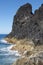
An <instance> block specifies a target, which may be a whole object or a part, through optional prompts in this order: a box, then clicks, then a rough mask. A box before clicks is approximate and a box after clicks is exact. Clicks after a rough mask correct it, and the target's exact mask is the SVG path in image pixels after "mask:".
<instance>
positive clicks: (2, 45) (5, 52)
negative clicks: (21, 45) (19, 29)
mask: <svg viewBox="0 0 43 65" xmlns="http://www.w3.org/2000/svg"><path fill="white" fill-rule="evenodd" d="M5 36H6V34H0V65H12V63H13V62H14V61H16V59H17V58H18V56H16V53H18V52H17V51H12V50H10V48H11V47H12V46H13V45H12V44H9V43H6V42H4V41H3V38H4V37H5Z"/></svg>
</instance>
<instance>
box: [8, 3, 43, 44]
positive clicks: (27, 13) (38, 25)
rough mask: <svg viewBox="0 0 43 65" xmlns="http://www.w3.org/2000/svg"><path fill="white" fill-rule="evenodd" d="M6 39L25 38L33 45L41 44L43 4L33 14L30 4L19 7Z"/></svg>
mask: <svg viewBox="0 0 43 65" xmlns="http://www.w3.org/2000/svg"><path fill="white" fill-rule="evenodd" d="M8 37H10V38H12V37H15V38H17V39H24V38H26V39H31V40H32V41H34V43H35V44H38V43H39V44H43V4H42V5H41V6H40V7H39V9H37V10H36V11H35V13H34V14H33V13H32V6H31V4H29V3H27V4H25V5H23V6H21V7H20V8H19V9H18V11H17V12H16V14H15V16H14V19H13V25H12V31H11V33H10V34H9V35H8Z"/></svg>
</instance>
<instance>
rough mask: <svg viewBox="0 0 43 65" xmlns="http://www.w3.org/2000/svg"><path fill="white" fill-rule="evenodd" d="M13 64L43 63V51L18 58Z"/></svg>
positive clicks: (37, 64)
mask: <svg viewBox="0 0 43 65" xmlns="http://www.w3.org/2000/svg"><path fill="white" fill-rule="evenodd" d="M13 65H43V52H39V53H35V54H33V55H31V56H30V57H24V58H21V59H18V60H17V61H16V62H15V63H14V64H13Z"/></svg>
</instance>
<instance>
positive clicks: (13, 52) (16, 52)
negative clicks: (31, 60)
mask: <svg viewBox="0 0 43 65" xmlns="http://www.w3.org/2000/svg"><path fill="white" fill-rule="evenodd" d="M13 46H15V45H10V46H8V47H4V48H1V49H0V51H2V52H5V54H2V55H15V56H21V55H20V54H19V52H18V51H15V50H11V48H12V47H13Z"/></svg>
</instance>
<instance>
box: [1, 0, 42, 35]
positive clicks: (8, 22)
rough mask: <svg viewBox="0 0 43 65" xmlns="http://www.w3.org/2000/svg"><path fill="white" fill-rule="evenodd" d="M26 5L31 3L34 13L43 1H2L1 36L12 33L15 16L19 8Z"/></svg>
mask: <svg viewBox="0 0 43 65" xmlns="http://www.w3.org/2000/svg"><path fill="white" fill-rule="evenodd" d="M25 3H30V4H31V5H32V10H33V12H34V11H35V9H38V8H39V7H40V6H41V4H42V3H43V0H0V34H9V33H10V32H11V30H12V23H13V16H14V15H15V14H16V12H17V10H18V8H19V7H20V6H22V5H23V4H25Z"/></svg>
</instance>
